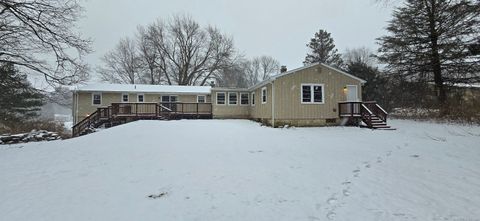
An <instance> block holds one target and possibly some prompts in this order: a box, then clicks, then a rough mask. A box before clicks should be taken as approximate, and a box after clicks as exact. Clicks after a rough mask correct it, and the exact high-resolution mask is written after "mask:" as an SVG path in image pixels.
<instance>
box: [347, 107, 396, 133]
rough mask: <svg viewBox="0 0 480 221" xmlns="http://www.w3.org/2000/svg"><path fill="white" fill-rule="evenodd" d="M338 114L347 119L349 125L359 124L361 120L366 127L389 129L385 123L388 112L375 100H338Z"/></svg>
mask: <svg viewBox="0 0 480 221" xmlns="http://www.w3.org/2000/svg"><path fill="white" fill-rule="evenodd" d="M338 114H339V117H340V118H346V119H348V121H347V124H349V125H360V122H361V121H363V122H364V123H365V124H366V125H367V127H368V128H372V129H390V126H388V125H387V116H388V113H387V112H386V111H385V110H384V109H383V108H382V107H380V105H378V104H377V102H375V101H365V102H360V101H359V102H340V103H338Z"/></svg>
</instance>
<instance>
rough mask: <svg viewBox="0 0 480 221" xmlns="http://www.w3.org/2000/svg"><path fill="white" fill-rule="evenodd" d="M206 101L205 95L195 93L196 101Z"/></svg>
mask: <svg viewBox="0 0 480 221" xmlns="http://www.w3.org/2000/svg"><path fill="white" fill-rule="evenodd" d="M205 102H207V99H206V96H205V95H197V103H205Z"/></svg>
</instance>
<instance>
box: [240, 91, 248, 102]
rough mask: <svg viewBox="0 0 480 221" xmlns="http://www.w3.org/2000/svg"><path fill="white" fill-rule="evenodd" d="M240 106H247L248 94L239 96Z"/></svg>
mask: <svg viewBox="0 0 480 221" xmlns="http://www.w3.org/2000/svg"><path fill="white" fill-rule="evenodd" d="M240 104H241V105H248V104H249V102H248V94H247V93H241V94H240Z"/></svg>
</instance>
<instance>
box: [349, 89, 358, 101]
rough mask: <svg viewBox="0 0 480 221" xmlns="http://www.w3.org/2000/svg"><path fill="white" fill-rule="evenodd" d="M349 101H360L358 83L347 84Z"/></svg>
mask: <svg viewBox="0 0 480 221" xmlns="http://www.w3.org/2000/svg"><path fill="white" fill-rule="evenodd" d="M347 101H349V102H355V101H359V99H358V88H357V85H347Z"/></svg>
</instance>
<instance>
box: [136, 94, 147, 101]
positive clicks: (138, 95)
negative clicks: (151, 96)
mask: <svg viewBox="0 0 480 221" xmlns="http://www.w3.org/2000/svg"><path fill="white" fill-rule="evenodd" d="M140 95H141V96H142V97H143V101H140V99H139V97H140ZM137 102H138V103H144V102H145V94H137Z"/></svg>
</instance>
